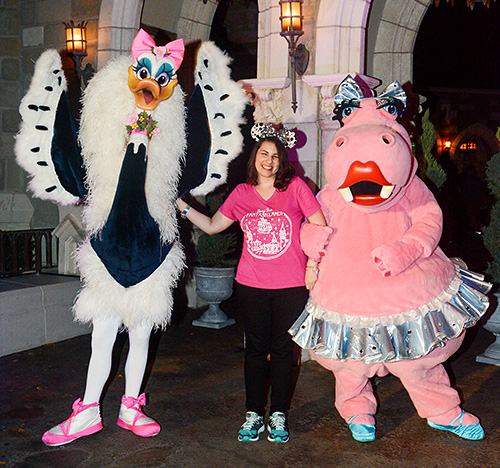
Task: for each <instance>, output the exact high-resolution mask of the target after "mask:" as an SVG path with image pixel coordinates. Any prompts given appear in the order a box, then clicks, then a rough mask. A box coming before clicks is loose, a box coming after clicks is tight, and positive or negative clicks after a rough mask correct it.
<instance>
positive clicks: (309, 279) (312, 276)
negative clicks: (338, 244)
mask: <svg viewBox="0 0 500 468" xmlns="http://www.w3.org/2000/svg"><path fill="white" fill-rule="evenodd" d="M318 274H319V270H318V262H316V261H314V260H312V259H309V260H308V261H307V265H306V278H305V283H306V289H308V290H309V291H310V290H311V289H312V288H314V285H315V284H316V281H318Z"/></svg>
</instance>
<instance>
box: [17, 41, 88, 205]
mask: <svg viewBox="0 0 500 468" xmlns="http://www.w3.org/2000/svg"><path fill="white" fill-rule="evenodd" d="M65 90H66V78H65V76H64V73H63V70H62V63H61V57H60V56H59V53H58V52H57V50H54V49H50V50H47V51H45V52H44V53H43V54H42V55H41V56H40V58H39V59H38V60H37V62H36V65H35V73H34V75H33V79H32V81H31V85H30V88H29V90H28V92H27V93H26V95H25V96H24V98H23V99H22V101H21V105H20V108H19V112H20V114H21V118H22V122H21V128H20V131H19V133H18V134H17V136H16V143H15V153H16V160H17V163H18V164H19V165H20V166H21V167H22V168H23V169H24V170H25V171H27V172H28V175H29V177H30V181H29V183H28V188H29V190H30V191H31V192H32V193H33V194H34V195H35V196H36V197H38V198H41V199H43V200H50V201H54V202H56V203H59V204H61V205H73V204H76V203H78V202H79V201H80V198H79V197H76V196H74V195H72V194H71V193H69V192H68V191H66V190H65V189H64V188H63V186H62V185H61V182H60V181H59V178H58V176H57V173H56V171H55V168H54V163H53V162H52V158H51V146H52V138H53V136H54V122H55V118H56V113H57V106H58V103H59V99H60V97H61V94H62V93H63V91H65Z"/></svg>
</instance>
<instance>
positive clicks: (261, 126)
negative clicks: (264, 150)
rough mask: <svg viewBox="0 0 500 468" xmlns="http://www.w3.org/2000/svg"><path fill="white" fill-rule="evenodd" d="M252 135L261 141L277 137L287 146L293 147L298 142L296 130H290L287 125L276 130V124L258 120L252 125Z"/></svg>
mask: <svg viewBox="0 0 500 468" xmlns="http://www.w3.org/2000/svg"><path fill="white" fill-rule="evenodd" d="M250 135H251V137H252V138H253V139H254V140H255V141H260V140H262V139H264V138H269V137H276V138H278V140H279V141H281V143H283V145H284V146H285V148H293V147H294V146H295V144H296V143H297V137H296V136H295V132H294V131H292V130H289V129H288V128H286V127H283V128H281V129H279V130H278V131H276V129H275V128H274V125H273V124H271V123H264V122H257V123H256V124H254V126H253V127H252V130H251V131H250Z"/></svg>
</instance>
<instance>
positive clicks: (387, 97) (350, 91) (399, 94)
mask: <svg viewBox="0 0 500 468" xmlns="http://www.w3.org/2000/svg"><path fill="white" fill-rule="evenodd" d="M363 99H365V97H364V96H363V91H362V90H361V88H360V86H359V85H358V83H356V81H354V79H353V78H352V77H351V76H347V77H346V78H344V80H343V81H342V83H340V84H339V87H338V90H337V94H336V95H335V97H334V101H335V110H334V117H333V118H334V119H338V120H340V121H342V119H344V118H345V117H347V116H349V114H350V113H351V112H352V110H353V108H354V107H359V106H360V102H361V101H362V100H363ZM375 99H376V101H377V107H378V108H379V109H380V108H385V109H386V110H387V111H388V112H390V113H391V114H393V115H396V114H397V116H398V117H401V115H402V114H403V111H404V110H405V106H406V93H405V92H404V91H403V88H401V85H400V84H399V83H398V82H397V81H394V82H393V83H391V84H390V85H389V86H387V88H386V89H385V91H384V92H383V93H382V94H381V95H380V96H377V97H375Z"/></svg>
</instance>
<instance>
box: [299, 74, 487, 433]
mask: <svg viewBox="0 0 500 468" xmlns="http://www.w3.org/2000/svg"><path fill="white" fill-rule="evenodd" d="M335 101H336V104H337V105H336V109H335V113H336V114H337V115H338V116H339V118H340V120H341V123H342V124H343V126H342V128H341V129H340V130H339V131H338V132H337V133H336V135H335V138H334V139H333V141H332V142H331V143H330V145H329V146H328V148H327V150H326V153H325V157H324V168H325V176H326V180H327V182H328V184H327V185H326V186H325V187H324V188H323V189H322V190H321V192H320V193H319V194H318V197H317V198H318V200H319V202H320V203H321V208H322V210H323V213H324V214H325V217H326V220H327V223H328V226H327V227H321V226H316V225H312V224H305V225H304V226H303V228H302V232H301V242H302V247H303V249H304V251H305V253H306V255H308V256H309V257H310V258H318V259H319V258H321V263H320V264H319V276H318V280H317V282H316V284H315V286H314V289H313V290H312V291H311V296H310V299H309V302H308V303H307V305H306V308H305V310H304V312H303V314H302V315H301V317H300V318H299V319H298V320H297V321H296V323H295V324H294V325H293V327H292V328H291V330H290V333H291V334H292V335H293V337H294V340H295V341H296V342H297V343H298V344H299V345H300V346H302V347H303V348H306V349H310V350H311V353H312V355H313V357H314V359H316V360H317V361H318V362H319V363H320V364H321V365H322V366H324V367H325V368H327V369H329V370H331V371H333V373H334V375H335V380H336V402H335V405H336V407H337V409H338V411H339V413H340V415H341V416H342V417H343V418H344V419H345V421H346V422H347V423H348V424H349V427H350V429H351V432H352V436H353V437H354V439H356V440H358V441H362V442H367V441H372V440H374V439H375V419H374V416H373V415H374V414H375V412H376V409H377V403H376V399H375V397H374V395H373V391H372V387H371V384H370V381H369V379H370V378H371V377H373V376H375V375H378V376H384V375H387V374H388V373H391V374H393V375H395V376H397V377H398V378H399V379H400V380H401V382H402V384H403V385H404V387H405V388H406V390H407V391H408V393H409V395H410V397H411V399H412V401H413V404H414V405H415V408H416V409H417V412H418V414H419V415H420V416H421V417H422V418H426V419H427V420H428V424H429V425H430V426H431V427H433V428H436V429H441V430H446V431H451V432H453V433H455V434H457V435H458V436H460V437H462V438H465V439H472V440H477V439H482V438H483V437H484V431H483V428H482V427H481V424H480V423H479V419H478V418H477V417H475V416H474V415H472V414H470V413H466V412H465V411H463V410H462V409H461V408H460V398H459V395H458V393H457V392H456V391H455V390H454V389H453V388H452V387H451V386H450V381H449V378H448V375H447V373H446V371H445V369H444V367H443V365H442V363H443V362H444V361H446V360H447V359H448V358H449V357H450V356H451V355H452V354H454V353H455V352H456V351H457V350H458V348H459V347H460V345H461V343H462V341H463V338H464V334H465V333H464V330H465V328H467V327H470V326H473V325H474V324H475V323H476V322H477V320H478V319H479V318H480V317H481V315H483V314H484V312H485V311H486V309H487V307H488V300H487V298H486V297H485V293H486V292H487V291H488V290H489V288H490V285H489V283H486V282H484V281H483V277H482V276H481V275H477V274H475V273H472V272H470V271H467V270H465V265H464V264H462V265H461V266H460V265H455V264H454V263H453V262H452V261H451V260H449V259H448V258H447V257H446V256H445V255H444V253H443V252H442V251H441V249H440V248H439V247H438V242H439V239H440V236H441V229H442V213H441V209H440V208H439V206H438V204H437V203H436V201H435V199H434V196H433V195H432V193H431V192H430V191H429V190H428V189H427V187H426V186H425V184H424V183H423V182H422V181H421V180H420V179H419V178H418V177H417V176H416V175H415V173H416V170H417V162H416V160H415V158H414V157H413V156H412V152H411V143H410V138H409V135H408V133H407V132H406V130H405V129H404V127H403V126H402V125H401V124H399V123H398V122H397V121H396V119H397V117H398V115H400V114H401V112H402V111H403V110H404V106H405V103H406V96H405V94H404V92H403V90H402V89H401V88H400V86H399V84H398V83H397V82H395V83H393V84H391V85H390V86H389V88H388V89H387V90H386V92H385V93H384V94H382V95H381V96H379V97H377V98H373V97H372V98H363V94H362V91H361V89H360V88H359V86H358V85H357V84H356V82H355V81H354V80H353V79H352V78H350V77H348V78H346V79H345V80H344V81H343V82H342V83H341V85H340V88H339V93H338V94H337V96H336V97H335ZM462 267H464V268H462Z"/></svg>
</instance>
